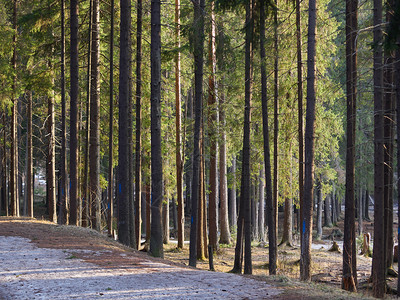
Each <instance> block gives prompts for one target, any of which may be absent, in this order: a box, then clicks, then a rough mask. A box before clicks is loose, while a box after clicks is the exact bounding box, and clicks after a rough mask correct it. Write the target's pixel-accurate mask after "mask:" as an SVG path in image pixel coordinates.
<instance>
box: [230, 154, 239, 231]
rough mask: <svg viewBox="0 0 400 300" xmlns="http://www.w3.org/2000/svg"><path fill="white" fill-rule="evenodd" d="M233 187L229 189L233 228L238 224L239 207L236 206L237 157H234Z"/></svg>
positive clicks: (232, 170)
mask: <svg viewBox="0 0 400 300" xmlns="http://www.w3.org/2000/svg"><path fill="white" fill-rule="evenodd" d="M230 169H231V174H232V187H231V188H230V189H229V201H230V206H229V207H230V225H231V227H235V226H236V222H237V213H236V212H237V206H236V201H237V200H236V156H232V167H231V168H230Z"/></svg>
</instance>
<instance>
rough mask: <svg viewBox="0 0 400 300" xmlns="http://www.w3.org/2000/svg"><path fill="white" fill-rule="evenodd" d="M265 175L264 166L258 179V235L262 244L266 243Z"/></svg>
mask: <svg viewBox="0 0 400 300" xmlns="http://www.w3.org/2000/svg"><path fill="white" fill-rule="evenodd" d="M264 194H265V174H264V164H262V165H261V168H260V177H259V179H258V235H259V237H260V241H261V242H265V225H264V224H265V215H264V210H265V196H264Z"/></svg>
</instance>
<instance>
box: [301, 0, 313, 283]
mask: <svg viewBox="0 0 400 300" xmlns="http://www.w3.org/2000/svg"><path fill="white" fill-rule="evenodd" d="M308 12H309V14H308V41H307V42H308V44H307V53H308V57H307V74H308V75H307V111H306V131H305V154H306V155H305V173H304V178H305V180H304V200H303V207H302V217H301V221H302V222H301V223H302V224H301V228H302V229H303V231H302V234H301V254H300V279H301V280H303V281H309V280H310V279H311V240H312V199H313V193H314V124H315V98H316V96H315V81H316V80H315V31H316V0H309V10H308Z"/></svg>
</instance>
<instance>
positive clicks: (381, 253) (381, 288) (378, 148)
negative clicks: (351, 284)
mask: <svg viewBox="0 0 400 300" xmlns="http://www.w3.org/2000/svg"><path fill="white" fill-rule="evenodd" d="M381 24H382V1H381V0H374V166H375V168H374V201H375V205H374V246H373V257H372V284H373V295H374V296H375V297H377V298H382V297H383V296H384V294H385V290H386V282H385V271H386V268H385V266H386V263H385V245H384V226H385V224H384V132H383V91H382V89H383V71H382V67H383V65H382V47H381V43H382V28H381V26H382V25H381Z"/></svg>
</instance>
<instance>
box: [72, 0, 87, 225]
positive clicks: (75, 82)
mask: <svg viewBox="0 0 400 300" xmlns="http://www.w3.org/2000/svg"><path fill="white" fill-rule="evenodd" d="M70 15H71V17H70V18H71V21H70V26H71V30H70V31H71V46H70V49H71V50H70V74H71V83H70V84H71V91H70V150H69V153H70V165H69V169H70V170H69V172H70V180H71V187H70V213H71V214H70V220H69V223H70V224H72V225H78V224H79V222H78V219H79V218H78V206H79V205H78V189H79V184H78V159H79V153H78V150H79V149H78V101H79V100H78V97H79V62H78V26H79V20H78V1H77V0H71V3H70ZM89 39H90V38H89ZM89 52H90V51H89ZM88 93H89V92H88ZM84 178H85V177H84ZM84 180H86V179H84ZM85 201H86V198H85Z"/></svg>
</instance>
